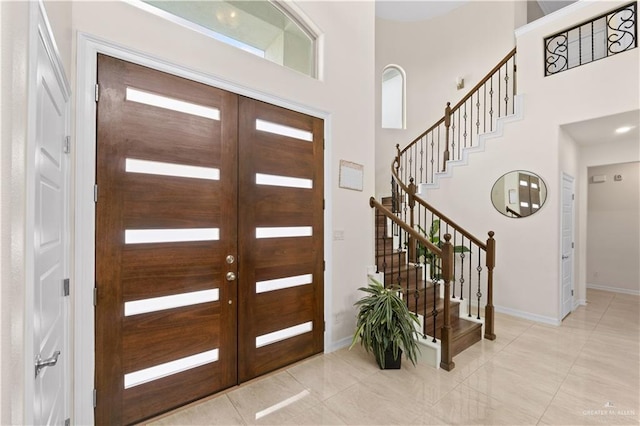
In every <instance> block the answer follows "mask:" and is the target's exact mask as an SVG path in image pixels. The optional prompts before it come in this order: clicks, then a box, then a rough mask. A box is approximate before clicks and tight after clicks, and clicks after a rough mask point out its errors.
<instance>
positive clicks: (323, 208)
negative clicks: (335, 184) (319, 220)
mask: <svg viewBox="0 0 640 426" xmlns="http://www.w3.org/2000/svg"><path fill="white" fill-rule="evenodd" d="M326 201H327V200H325V199H324V198H323V199H322V210H326V208H327V207H326Z"/></svg>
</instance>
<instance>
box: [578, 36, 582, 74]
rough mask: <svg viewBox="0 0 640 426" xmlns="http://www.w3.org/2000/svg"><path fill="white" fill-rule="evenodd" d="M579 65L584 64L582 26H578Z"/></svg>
mask: <svg viewBox="0 0 640 426" xmlns="http://www.w3.org/2000/svg"><path fill="white" fill-rule="evenodd" d="M578 65H582V27H578Z"/></svg>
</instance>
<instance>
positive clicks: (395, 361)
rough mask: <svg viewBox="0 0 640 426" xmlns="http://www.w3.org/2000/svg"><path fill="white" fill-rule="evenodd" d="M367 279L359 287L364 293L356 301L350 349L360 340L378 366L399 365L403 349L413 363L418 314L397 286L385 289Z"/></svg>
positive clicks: (416, 342)
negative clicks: (407, 304) (403, 297)
mask: <svg viewBox="0 0 640 426" xmlns="http://www.w3.org/2000/svg"><path fill="white" fill-rule="evenodd" d="M369 280H370V282H369V285H368V286H367V287H360V288H359V290H361V291H363V292H365V293H367V294H366V295H365V296H364V297H363V298H362V299H360V300H358V301H357V302H356V303H355V306H357V307H358V308H359V310H358V315H357V322H356V333H355V335H354V336H353V341H352V342H351V346H350V348H349V349H351V348H352V347H353V346H354V345H355V344H356V343H357V342H358V341H360V343H361V344H362V346H363V347H364V348H365V350H366V351H367V352H369V351H371V352H373V354H374V356H375V357H376V361H377V362H378V365H379V366H380V368H381V369H398V368H400V364H401V359H402V353H403V352H404V354H405V356H406V357H407V358H408V359H409V361H411V363H412V364H413V365H415V364H416V360H417V354H418V352H419V347H418V332H417V330H416V324H418V325H419V321H418V317H417V316H416V314H414V313H413V312H411V311H409V309H408V308H407V306H406V305H405V303H404V301H403V300H402V298H400V296H399V293H400V291H401V290H400V289H398V288H385V287H384V285H383V284H382V283H380V282H379V281H377V280H375V279H373V278H371V277H370V278H369Z"/></svg>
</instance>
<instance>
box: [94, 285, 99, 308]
mask: <svg viewBox="0 0 640 426" xmlns="http://www.w3.org/2000/svg"><path fill="white" fill-rule="evenodd" d="M93 306H98V287H94V288H93Z"/></svg>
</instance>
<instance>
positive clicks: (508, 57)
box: [400, 47, 516, 154]
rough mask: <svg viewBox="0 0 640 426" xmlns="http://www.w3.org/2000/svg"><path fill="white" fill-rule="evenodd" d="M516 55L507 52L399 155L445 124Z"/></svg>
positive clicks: (514, 51)
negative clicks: (447, 118)
mask: <svg viewBox="0 0 640 426" xmlns="http://www.w3.org/2000/svg"><path fill="white" fill-rule="evenodd" d="M515 54H516V48H515V47H514V48H513V49H512V50H511V52H509V53H508V54H507V56H505V57H504V58H503V59H502V60H501V61H500V62H499V63H498V65H496V66H495V67H493V69H491V71H489V72H488V73H487V75H485V76H484V78H482V80H480V82H478V84H476V85H475V86H473V88H472V89H471V90H469V91H468V92H467V94H466V95H465V96H464V97H463V98H462V99H461V100H460V101H459V102H458V103H457V104H455V106H453V107H452V108H451V107H450V106H449V104H447V108H446V109H445V111H446V113H445V117H442V118H441V119H440V120H438V121H437V122H436V124H434V125H433V126H431V127H429V129H427V130H426V131H424V132H422V133H421V134H420V136H418V137H417V138H415V139H414V140H413V141H412V142H411V143H410V144H408V145H407V146H406V147H404V148H403V149H402V151H400V154H404V153H405V152H406V151H407V150H408V149H409V148H411V147H412V146H413V145H414V144H416V143H418V142H419V141H420V139H422V138H423V137H425V136H426V135H427V134H428V133H429V132H431V131H432V130H434V129H435V128H436V127H438V126H439V125H441V124H443V123H445V120H446V115H449V117H450V116H451V114H453V113H454V112H455V111H457V110H458V108H460V107H461V106H462V105H464V103H465V102H466V101H467V100H469V98H470V97H471V96H473V94H474V93H475V92H476V91H477V90H479V89H480V88H481V87H482V85H483V84H485V83H486V82H487V81H489V79H490V78H491V77H492V76H493V74H494V73H495V72H496V71H498V70H499V69H500V68H501V67H502V66H503V65H504V64H506V63H507V62H508V61H509V59H511V58H512V57H513V56H514V55H515Z"/></svg>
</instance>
